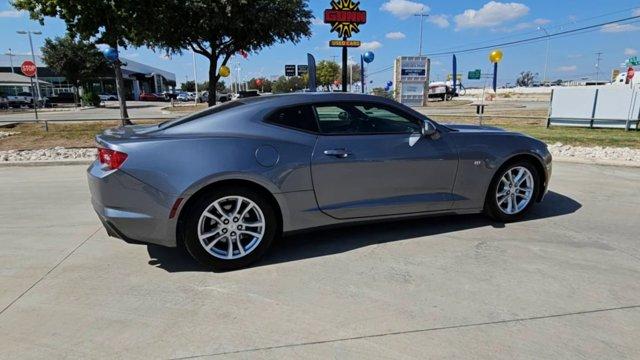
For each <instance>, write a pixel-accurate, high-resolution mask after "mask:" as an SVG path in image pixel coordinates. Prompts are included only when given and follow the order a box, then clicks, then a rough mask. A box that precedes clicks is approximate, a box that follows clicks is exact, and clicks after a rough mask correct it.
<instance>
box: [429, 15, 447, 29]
mask: <svg viewBox="0 0 640 360" xmlns="http://www.w3.org/2000/svg"><path fill="white" fill-rule="evenodd" d="M448 17H449V16H447V15H431V16H429V17H428V18H427V21H428V22H430V23H432V24H434V25H435V26H437V27H439V28H443V29H444V28H446V27H449V19H447V18H448Z"/></svg>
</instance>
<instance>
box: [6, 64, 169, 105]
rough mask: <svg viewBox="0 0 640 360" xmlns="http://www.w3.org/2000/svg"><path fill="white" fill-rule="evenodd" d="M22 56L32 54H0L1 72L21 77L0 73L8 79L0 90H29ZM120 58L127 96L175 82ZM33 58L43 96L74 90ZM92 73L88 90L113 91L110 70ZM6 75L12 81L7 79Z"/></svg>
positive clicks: (160, 72) (158, 90) (164, 88)
mask: <svg viewBox="0 0 640 360" xmlns="http://www.w3.org/2000/svg"><path fill="white" fill-rule="evenodd" d="M25 60H31V56H19V55H13V56H11V57H9V56H8V55H3V56H0V75H2V74H12V73H15V74H16V75H20V77H18V76H9V75H5V76H0V77H4V78H7V79H5V80H7V81H0V92H3V93H5V94H8V95H14V94H16V93H18V92H22V91H28V92H31V90H30V84H29V83H28V82H26V81H24V79H22V78H21V76H22V73H21V72H20V64H22V62H23V61H25ZM121 60H122V62H123V67H122V75H123V77H124V86H125V93H126V98H127V99H129V100H137V99H138V98H139V97H140V94H141V93H143V92H145V93H161V92H163V91H170V90H172V89H174V88H175V86H176V75H175V74H174V73H172V72H169V71H165V70H161V69H158V68H156V67H153V66H150V65H146V64H142V63H139V62H136V61H133V60H129V59H125V58H121ZM36 62H37V65H38V78H39V80H40V92H41V93H42V96H55V95H57V94H58V93H61V92H72V91H73V85H72V84H69V83H68V82H67V80H66V79H65V78H64V77H63V76H61V75H59V74H56V73H55V72H54V71H53V70H51V69H50V68H49V67H47V66H46V64H45V63H44V62H43V61H42V58H40V57H38V56H36ZM95 75H96V76H95V78H94V79H91V80H90V81H89V83H88V84H87V85H88V86H89V89H90V90H92V91H93V92H95V93H98V94H115V93H116V81H115V74H114V73H113V72H111V71H110V72H108V73H96V74H95ZM9 79H11V81H8V80H9ZM34 80H35V79H34Z"/></svg>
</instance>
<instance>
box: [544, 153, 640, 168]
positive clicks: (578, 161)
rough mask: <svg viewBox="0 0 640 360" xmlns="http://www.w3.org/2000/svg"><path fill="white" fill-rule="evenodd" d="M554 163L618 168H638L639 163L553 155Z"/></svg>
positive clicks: (639, 166)
mask: <svg viewBox="0 0 640 360" xmlns="http://www.w3.org/2000/svg"><path fill="white" fill-rule="evenodd" d="M556 161H557V162H563V163H572V164H583V165H600V166H620V167H630V168H640V162H635V161H625V160H598V159H585V158H575V157H570V156H556V155H553V162H556Z"/></svg>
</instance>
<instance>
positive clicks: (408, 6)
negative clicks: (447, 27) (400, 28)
mask: <svg viewBox="0 0 640 360" xmlns="http://www.w3.org/2000/svg"><path fill="white" fill-rule="evenodd" d="M380 10H382V11H387V12H390V13H391V14H393V15H394V16H396V17H398V18H400V19H406V18H408V17H409V16H412V15H415V14H418V13H420V12H428V11H429V10H430V8H429V7H428V6H427V5H424V4H421V3H418V2H415V1H409V0H389V1H387V2H385V3H384V4H382V6H380Z"/></svg>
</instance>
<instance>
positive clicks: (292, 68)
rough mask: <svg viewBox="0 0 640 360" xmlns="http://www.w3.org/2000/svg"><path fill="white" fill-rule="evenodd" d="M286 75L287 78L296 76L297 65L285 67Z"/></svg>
mask: <svg viewBox="0 0 640 360" xmlns="http://www.w3.org/2000/svg"><path fill="white" fill-rule="evenodd" d="M284 75H285V76H296V66H295V65H285V66H284Z"/></svg>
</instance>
